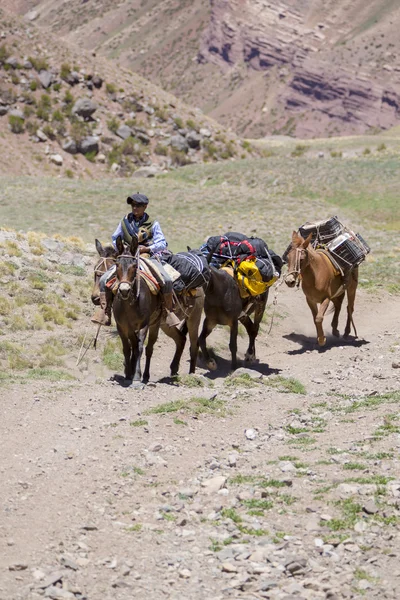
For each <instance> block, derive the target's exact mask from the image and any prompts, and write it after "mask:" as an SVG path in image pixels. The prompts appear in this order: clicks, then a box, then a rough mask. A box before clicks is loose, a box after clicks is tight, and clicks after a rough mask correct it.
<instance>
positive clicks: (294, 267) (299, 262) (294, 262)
mask: <svg viewBox="0 0 400 600" xmlns="http://www.w3.org/2000/svg"><path fill="white" fill-rule="evenodd" d="M311 237H312V236H311V234H310V235H309V236H308V237H307V238H306V239H304V238H303V237H301V235H299V234H298V233H297V231H293V233H292V247H291V249H290V250H289V252H288V253H287V258H286V261H287V265H288V273H287V275H286V277H285V283H286V285H287V286H288V287H290V288H292V287H294V286H295V285H296V283H297V285H299V283H300V274H301V271H302V269H304V267H305V266H306V265H307V264H308V252H307V248H308V246H309V244H310V242H311Z"/></svg>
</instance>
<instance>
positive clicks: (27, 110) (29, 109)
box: [24, 104, 35, 119]
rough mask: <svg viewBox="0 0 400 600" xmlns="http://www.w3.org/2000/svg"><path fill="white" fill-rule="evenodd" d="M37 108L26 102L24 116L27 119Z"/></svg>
mask: <svg viewBox="0 0 400 600" xmlns="http://www.w3.org/2000/svg"><path fill="white" fill-rule="evenodd" d="M34 112H35V110H34V108H33V107H32V106H29V104H25V106H24V117H25V119H29V117H31V116H32V115H33V114H34Z"/></svg>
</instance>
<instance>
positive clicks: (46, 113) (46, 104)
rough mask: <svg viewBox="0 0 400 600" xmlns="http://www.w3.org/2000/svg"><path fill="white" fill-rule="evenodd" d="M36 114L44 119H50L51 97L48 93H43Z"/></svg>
mask: <svg viewBox="0 0 400 600" xmlns="http://www.w3.org/2000/svg"><path fill="white" fill-rule="evenodd" d="M36 115H37V117H38V118H39V119H42V120H43V121H50V115H51V98H50V96H49V95H48V94H42V95H41V97H40V100H39V102H38V106H37V109H36Z"/></svg>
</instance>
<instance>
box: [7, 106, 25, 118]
mask: <svg viewBox="0 0 400 600" xmlns="http://www.w3.org/2000/svg"><path fill="white" fill-rule="evenodd" d="M10 116H11V117H18V119H22V120H23V121H25V116H24V113H23V112H22V110H19V109H18V108H13V110H10Z"/></svg>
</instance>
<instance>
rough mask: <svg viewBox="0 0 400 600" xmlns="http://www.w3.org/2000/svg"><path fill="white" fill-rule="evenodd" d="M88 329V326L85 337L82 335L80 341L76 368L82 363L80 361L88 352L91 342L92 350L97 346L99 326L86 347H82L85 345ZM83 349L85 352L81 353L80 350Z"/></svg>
mask: <svg viewBox="0 0 400 600" xmlns="http://www.w3.org/2000/svg"><path fill="white" fill-rule="evenodd" d="M88 327H89V325H88V326H87V327H86V331H85V335H84V337H83V340H82V344H81V348H80V350H79V354H78V358H77V360H76V364H75V366H76V367H77V366H78V365H79V364H80V363H81V362H82V360H83V358H84V356H85V354H86V352H87V351H88V350H89V348H90V346H91V345H92V342H93V348H94V349H96V346H97V338H98V337H99V333H100V329H101V325H98V327H97V332H96V334H95V335H94V336H93V338H92V339H91V340H90V342H89V343H88V345H87V346H86V347H85V346H84V345H85V341H86V336H87V331H88ZM84 347H85V352H83V353H82V349H83V348H84Z"/></svg>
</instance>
